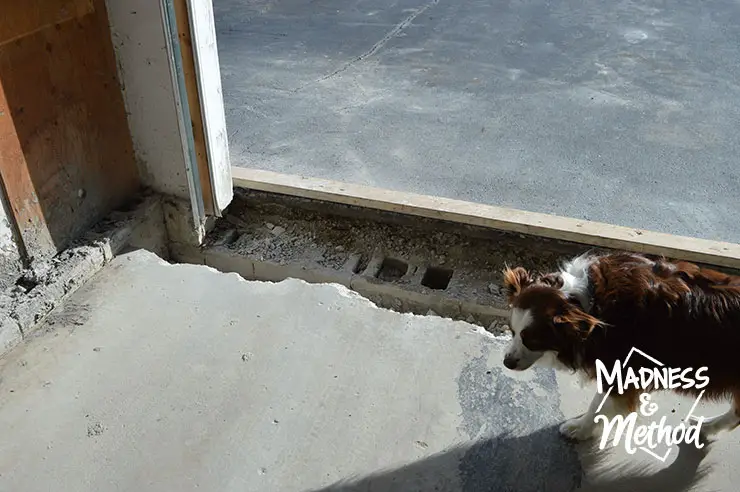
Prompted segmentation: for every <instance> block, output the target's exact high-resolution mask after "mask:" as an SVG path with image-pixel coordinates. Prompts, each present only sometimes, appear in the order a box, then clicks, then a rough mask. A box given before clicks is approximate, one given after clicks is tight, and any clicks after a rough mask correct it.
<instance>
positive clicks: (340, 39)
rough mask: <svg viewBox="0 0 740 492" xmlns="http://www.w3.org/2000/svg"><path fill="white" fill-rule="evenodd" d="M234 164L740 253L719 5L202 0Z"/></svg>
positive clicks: (732, 44)
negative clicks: (734, 245) (214, 41)
mask: <svg viewBox="0 0 740 492" xmlns="http://www.w3.org/2000/svg"><path fill="white" fill-rule="evenodd" d="M214 7H215V12H216V29H217V35H218V43H219V51H220V61H221V67H222V78H223V90H224V99H225V104H226V112H227V126H228V128H229V137H230V146H231V150H232V162H233V163H234V164H235V165H238V166H247V167H256V168H260V169H269V170H274V171H280V172H285V173H292V174H302V175H308V176H315V177H321V178H330V179H337V180H343V181H348V182H353V183H361V184H369V185H374V186H380V187H384V188H390V189H398V190H404V191H413V192H420V193H425V194H431V195H439V196H445V197H451V198H459V199H463V200H470V201H475V202H481V203H488V204H494V205H502V206H510V207H515V208H520V209H524V210H530V211H537V212H549V213H555V214H559V215H565V216H570V217H576V218H584V219H590V220H597V221H603V222H609V223H614V224H620V225H625V226H632V227H641V228H647V229H652V230H657V231H663V232H669V233H675V234H682V235H689V236H697V237H704V238H710V239H722V240H727V241H732V242H740V225H738V224H740V208H739V207H738V206H737V200H738V196H740V165H738V163H737V155H738V154H739V153H740V133H739V132H738V131H737V122H738V121H740V84H738V80H740V72H739V71H740V68H738V67H740V30H738V29H737V26H738V25H739V24H740V5H738V3H737V2H734V1H731V0H706V1H702V2H697V1H689V0H676V1H673V2H670V3H666V2H663V1H657V0H646V1H645V0H642V1H639V2H638V1H630V0H623V1H610V0H609V1H608V0H586V1H584V2H550V1H544V0H534V1H531V2H500V1H491V0H485V1H483V0H471V1H465V2H460V1H450V0H431V1H430V0H373V1H360V0H355V1H346V0H321V1H311V2H307V1H303V0H300V1H299V0H214Z"/></svg>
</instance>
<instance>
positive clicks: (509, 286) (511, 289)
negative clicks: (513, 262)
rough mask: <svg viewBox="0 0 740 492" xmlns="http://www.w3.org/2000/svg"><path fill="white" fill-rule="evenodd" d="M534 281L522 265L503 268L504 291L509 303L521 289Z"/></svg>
mask: <svg viewBox="0 0 740 492" xmlns="http://www.w3.org/2000/svg"><path fill="white" fill-rule="evenodd" d="M533 282H534V280H533V279H532V276H531V275H530V274H529V272H528V271H527V270H526V269H525V268H522V267H516V268H514V269H511V268H508V267H507V268H506V269H505V270H504V291H505V292H506V296H507V298H508V299H509V304H511V302H512V301H513V300H514V298H516V296H518V295H519V294H520V293H521V292H522V290H523V289H524V288H525V287H526V286H528V285H531V284H532V283H533Z"/></svg>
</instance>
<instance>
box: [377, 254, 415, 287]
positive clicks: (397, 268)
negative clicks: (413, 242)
mask: <svg viewBox="0 0 740 492" xmlns="http://www.w3.org/2000/svg"><path fill="white" fill-rule="evenodd" d="M408 270H409V265H408V263H406V262H405V261H401V260H396V259H395V258H386V259H384V260H383V263H381V265H380V270H379V271H378V278H379V279H380V280H385V281H386V282H393V281H394V280H398V279H400V278H401V277H403V276H404V275H406V272H407V271H408Z"/></svg>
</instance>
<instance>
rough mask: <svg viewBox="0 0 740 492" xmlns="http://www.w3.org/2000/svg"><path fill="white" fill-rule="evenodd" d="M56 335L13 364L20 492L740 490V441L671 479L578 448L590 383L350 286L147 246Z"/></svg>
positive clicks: (10, 482)
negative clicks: (205, 262)
mask: <svg viewBox="0 0 740 492" xmlns="http://www.w3.org/2000/svg"><path fill="white" fill-rule="evenodd" d="M38 333H39V334H38V336H36V337H32V338H31V339H30V340H29V341H28V342H27V343H24V344H23V345H21V346H20V347H18V348H16V349H15V350H14V351H13V352H12V353H11V354H10V355H9V356H8V357H6V358H5V359H3V360H2V361H0V436H2V438H1V439H0V490H3V491H24V492H33V491H48V490H54V491H56V492H64V491H70V492H71V491H74V492H83V491H100V490H106V491H114V490H121V491H130V490H139V491H149V490H151V491H165V490H180V491H188V490H196V489H198V490H214V491H215V490H218V491H239V492H247V491H259V492H266V491H309V490H313V491H322V492H340V491H341V492H359V491H378V492H380V491H399V492H400V491H404V492H408V491H430V490H435V491H455V492H459V491H465V492H489V491H532V492H534V491H537V492H540V491H553V492H565V491H573V490H576V489H577V488H578V487H579V486H584V489H583V490H599V491H606V490H626V489H629V490H641V491H646V492H647V491H650V492H654V491H655V490H661V491H676V490H686V487H687V485H691V484H694V482H697V483H696V484H695V485H697V490H702V491H704V490H715V491H730V490H735V487H734V486H733V485H732V484H733V483H735V484H736V483H737V482H738V480H740V470H739V469H738V468H737V467H736V466H735V463H736V456H737V453H738V451H740V444H738V442H737V439H732V438H730V439H726V440H724V441H721V442H719V443H716V444H714V445H713V447H712V448H711V449H709V453H708V455H707V456H704V455H703V454H699V453H698V452H697V451H696V450H695V449H694V450H693V452H692V449H688V450H681V452H680V453H674V455H673V456H672V457H671V458H670V459H669V463H670V462H672V464H671V465H670V466H668V467H667V468H665V469H663V470H662V471H660V470H658V467H656V466H654V464H655V463H657V462H653V461H644V460H643V459H638V458H639V457H637V456H635V457H632V458H629V457H626V455H620V454H618V453H609V454H604V455H597V454H594V453H593V452H591V450H590V447H589V446H588V445H581V446H578V447H576V446H574V445H572V444H570V443H568V442H566V441H564V440H563V439H561V438H560V436H559V435H558V433H557V425H558V424H559V423H560V422H561V420H562V419H563V418H564V416H573V415H576V414H578V413H579V412H580V411H582V410H583V409H584V408H585V405H586V403H587V402H588V400H589V398H590V394H589V391H588V390H584V389H581V388H579V387H578V386H576V385H575V384H574V382H573V380H572V377H570V376H568V375H558V376H556V375H555V373H554V372H552V371H551V370H549V369H537V370H536V371H533V372H528V373H523V374H517V375H514V374H513V373H511V372H508V371H505V370H503V369H502V365H501V357H502V347H503V346H504V343H505V341H504V340H501V339H496V338H493V337H492V336H490V335H487V334H484V333H481V332H480V331H478V330H477V329H476V328H474V327H472V326H471V325H468V324H466V323H463V322H452V321H449V320H445V319H441V318H437V317H422V316H413V315H403V314H398V313H394V312H390V311H386V310H382V309H379V308H377V307H375V306H374V305H373V304H371V303H370V302H369V301H367V300H365V299H363V298H361V297H359V296H358V295H357V294H354V293H352V292H350V291H348V290H346V289H344V288H342V287H339V286H337V285H308V284H306V283H303V282H301V281H297V280H288V281H284V282H281V283H276V284H274V283H261V282H246V281H244V280H242V279H241V278H239V277H238V276H236V275H235V274H223V273H219V272H216V271H214V270H211V269H208V268H206V267H203V266H190V265H176V266H172V265H169V264H167V263H165V262H163V261H161V260H160V259H159V258H157V257H156V256H154V255H153V254H150V253H146V252H143V251H136V252H131V253H128V254H125V255H123V256H120V257H118V258H116V259H114V260H113V262H112V263H111V264H109V265H108V266H107V267H105V269H104V270H103V271H102V272H101V273H99V274H98V275H97V276H96V277H95V278H94V279H93V280H92V281H91V282H89V283H88V284H87V285H85V286H83V287H82V288H81V289H80V290H79V291H77V292H76V293H75V294H73V295H72V296H71V298H70V299H69V300H68V301H67V302H66V303H65V304H64V306H62V307H60V308H59V309H57V310H56V311H54V313H53V314H52V315H51V316H50V317H49V318H48V319H47V320H46V322H45V324H44V326H43V327H42V329H41V330H40V331H39V332H38ZM665 402H666V403H665V405H667V406H664V405H663V404H661V408H666V411H667V409H668V408H671V406H673V409H677V410H678V414H680V413H681V412H682V410H685V406H684V407H682V405H684V404H685V403H686V402H675V401H671V400H670V399H668V400H665ZM689 404H690V402H689ZM676 405H678V406H676ZM714 411H715V410H712V412H714ZM645 456H647V455H645ZM643 458H644V456H643ZM648 460H652V458H649V459H648ZM674 460H675V461H674ZM338 482H339V483H338Z"/></svg>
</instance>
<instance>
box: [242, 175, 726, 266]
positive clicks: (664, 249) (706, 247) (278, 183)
mask: <svg viewBox="0 0 740 492" xmlns="http://www.w3.org/2000/svg"><path fill="white" fill-rule="evenodd" d="M232 177H233V183H234V186H236V187H241V188H249V189H253V190H258V191H264V192H270V193H279V194H283V195H292V196H298V197H302V198H311V199H315V200H323V201H327V202H333V203H341V204H345V205H354V206H359V207H366V208H371V209H376V210H383V211H387V212H396V213H401V214H407V215H415V216H420V217H426V218H430V219H438V220H445V221H450V222H456V223H461V224H468V225H474V226H479V227H488V228H492V229H498V230H503V231H510V232H517V233H520V234H530V235H534V236H542V237H547V238H550V239H559V240H562V241H570V242H575V243H580V244H586V245H591V246H599V247H604V248H610V249H618V250H624V251H633V252H637V253H645V254H651V255H663V256H666V257H668V258H676V259H683V260H687V261H693V262H697V263H705V264H708V265H717V266H723V267H728V268H733V269H737V268H740V244H735V243H728V242H722V241H712V240H708V239H699V238H692V237H684V236H676V235H672V234H665V233H662V232H654V231H648V230H643V229H634V228H631V227H623V226H617V225H612V224H604V223H600V222H591V221H587V220H578V219H573V218H569V217H560V216H557V215H549V214H542V213H536V212H527V211H524V210H516V209H512V208H505V207H496V206H492V205H483V204H479V203H471V202H465V201H461V200H453V199H450V198H442V197H436V196H427V195H418V194H415V193H406V192H401V191H394V190H388V189H381V188H374V187H370V186H363V185H356V184H350V183H342V182H338V181H332V180H327V179H319V178H307V177H302V176H295V175H288V174H280V173H275V172H272V171H263V170H258V169H248V168H241V167H232Z"/></svg>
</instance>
